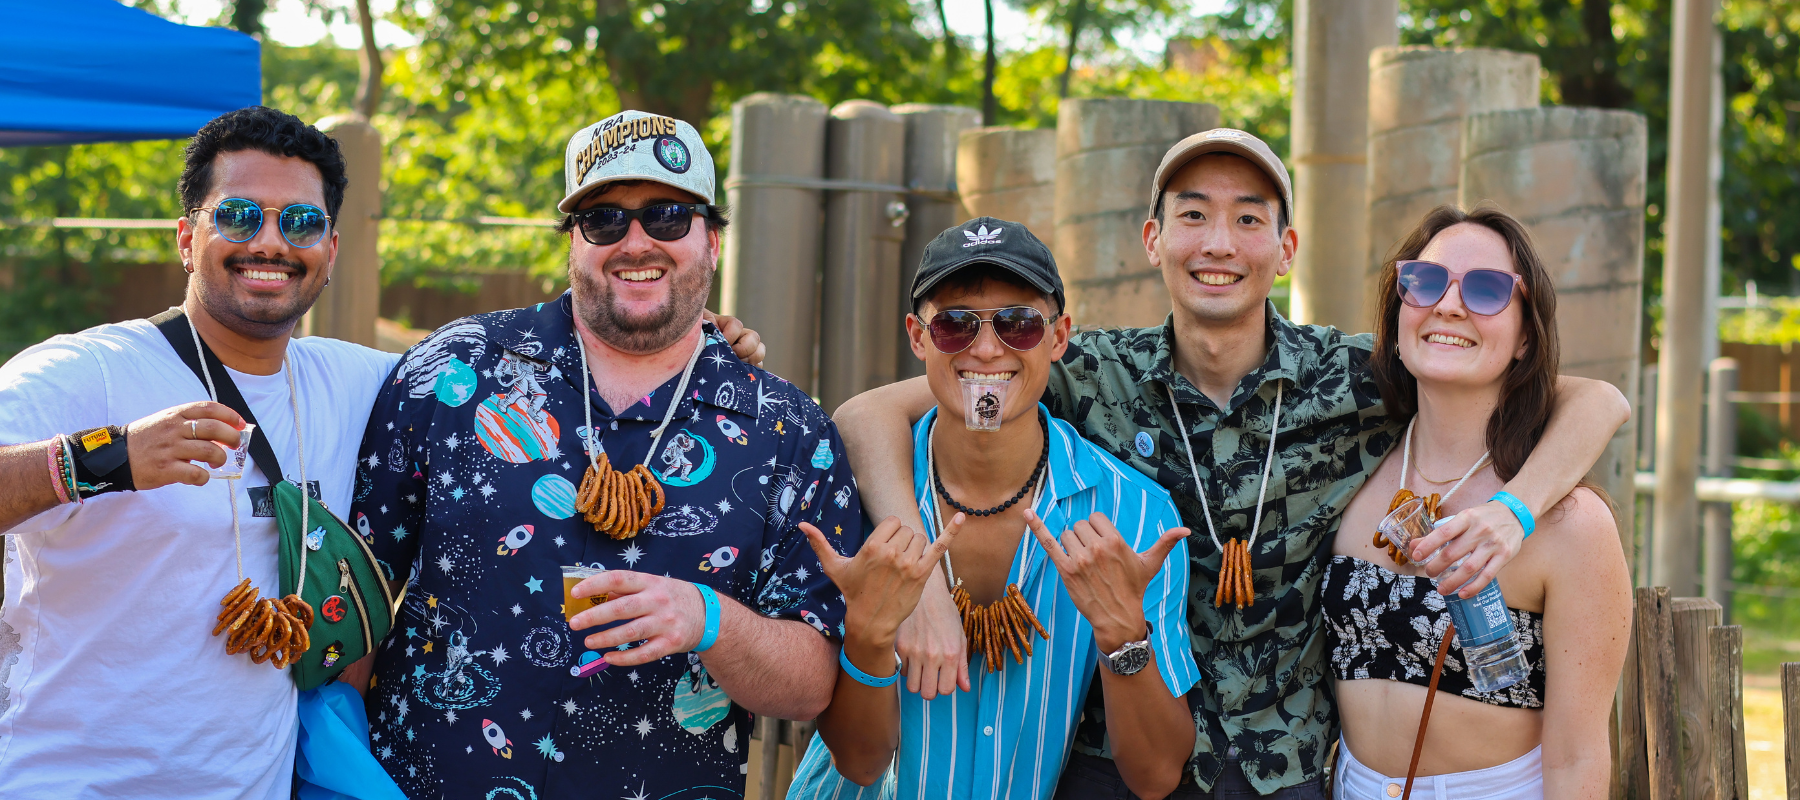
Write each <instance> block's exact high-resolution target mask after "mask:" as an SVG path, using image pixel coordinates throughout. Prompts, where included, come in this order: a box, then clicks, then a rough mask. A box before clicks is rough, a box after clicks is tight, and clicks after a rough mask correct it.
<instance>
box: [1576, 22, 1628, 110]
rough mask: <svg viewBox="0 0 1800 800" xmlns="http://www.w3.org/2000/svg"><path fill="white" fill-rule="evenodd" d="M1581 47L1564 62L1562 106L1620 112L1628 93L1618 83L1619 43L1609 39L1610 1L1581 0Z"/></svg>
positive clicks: (1610, 36) (1611, 35)
mask: <svg viewBox="0 0 1800 800" xmlns="http://www.w3.org/2000/svg"><path fill="white" fill-rule="evenodd" d="M1581 30H1582V33H1584V34H1586V35H1587V42H1586V45H1585V46H1584V47H1581V48H1579V49H1577V50H1576V51H1575V52H1574V53H1571V54H1569V56H1568V57H1567V58H1566V59H1564V61H1563V64H1564V68H1563V69H1562V70H1561V72H1562V78H1561V80H1560V81H1559V82H1558V85H1559V87H1560V88H1561V89H1562V101H1563V103H1564V104H1565V105H1575V106H1595V107H1597V108H1624V107H1625V106H1626V104H1628V103H1630V102H1631V91H1630V90H1628V89H1626V88H1625V85H1624V84H1623V83H1621V82H1620V81H1619V43H1618V40H1616V39H1614V38H1613V32H1612V2H1611V0H1582V2H1581Z"/></svg>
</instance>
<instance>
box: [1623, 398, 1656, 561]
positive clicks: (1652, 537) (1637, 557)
mask: <svg viewBox="0 0 1800 800" xmlns="http://www.w3.org/2000/svg"><path fill="white" fill-rule="evenodd" d="M1640 371H1641V372H1642V373H1643V374H1642V375H1641V376H1640V377H1639V379H1638V393H1637V398H1638V404H1637V411H1636V412H1635V414H1634V415H1633V416H1634V420H1633V421H1634V422H1635V423H1636V424H1637V431H1638V451H1637V457H1638V472H1655V471H1656V365H1655V364H1644V365H1643V366H1642V367H1641V368H1640ZM1617 502H1618V501H1617V499H1616V498H1615V499H1614V503H1615V504H1617ZM1655 502H1656V495H1655V494H1654V493H1651V494H1646V495H1644V496H1643V499H1642V505H1643V508H1642V509H1639V508H1638V506H1639V503H1638V502H1635V501H1634V502H1633V503H1632V504H1631V506H1632V510H1633V511H1637V512H1640V515H1639V516H1638V518H1637V521H1638V526H1639V531H1638V536H1637V547H1636V548H1635V549H1627V550H1626V551H1625V557H1626V559H1627V560H1628V561H1629V562H1630V563H1631V569H1632V585H1633V586H1649V585H1650V564H1651V558H1652V557H1651V553H1652V552H1653V551H1654V549H1655V547H1654V546H1655V544H1656V515H1655V514H1653V513H1642V512H1646V511H1649V510H1651V509H1652V508H1653V507H1654V503H1655Z"/></svg>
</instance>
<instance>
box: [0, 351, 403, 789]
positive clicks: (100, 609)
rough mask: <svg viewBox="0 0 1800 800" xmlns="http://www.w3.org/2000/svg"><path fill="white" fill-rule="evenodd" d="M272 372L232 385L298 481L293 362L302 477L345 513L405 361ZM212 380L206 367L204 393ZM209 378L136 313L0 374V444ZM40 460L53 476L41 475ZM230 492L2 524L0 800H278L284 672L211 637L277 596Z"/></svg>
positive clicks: (139, 496) (158, 498) (375, 358)
mask: <svg viewBox="0 0 1800 800" xmlns="http://www.w3.org/2000/svg"><path fill="white" fill-rule="evenodd" d="M288 355H289V364H290V366H289V367H286V368H284V370H283V372H282V373H278V374H276V375H274V376H255V375H244V374H242V373H235V372H234V373H233V374H232V375H231V377H232V379H233V380H234V381H236V382H237V385H238V387H239V389H240V390H241V391H242V392H243V394H244V398H245V400H246V401H247V402H248V403H249V405H250V410H251V412H252V413H254V414H255V415H256V418H257V421H258V424H259V425H260V426H261V427H262V428H263V430H264V432H265V433H267V434H268V435H269V443H270V445H271V446H273V448H274V450H275V454H276V458H277V459H278V460H280V462H281V467H282V470H283V471H285V472H286V473H287V477H288V478H289V479H290V480H296V481H297V480H299V478H300V458H299V455H300V454H299V451H298V449H297V447H296V444H295V438H294V413H293V411H292V410H291V408H290V407H289V404H288V394H289V392H288V384H287V375H286V374H285V373H286V370H287V369H293V370H294V372H295V374H294V379H295V385H296V386H297V388H298V390H299V395H300V402H299V405H300V421H301V428H302V430H301V433H303V434H304V436H305V442H306V479H307V481H308V482H313V481H316V482H318V484H319V486H320V490H321V492H322V494H321V498H322V500H323V502H324V503H325V504H326V505H327V506H328V507H329V508H331V509H332V510H333V511H334V512H336V513H338V514H339V515H343V514H346V513H348V511H349V508H350V496H351V493H352V491H353V489H354V485H355V476H356V451H357V446H358V443H359V442H360V441H361V439H362V434H363V428H364V426H365V425H367V423H368V416H369V409H370V407H371V406H372V405H373V404H374V402H375V394H376V392H377V391H378V390H379V388H380V386H381V382H382V381H383V380H384V379H385V378H386V376H387V374H388V372H389V371H390V370H391V369H392V368H393V366H394V363H395V362H396V361H397V360H398V357H397V356H395V355H392V354H388V353H382V352H378V351H375V350H370V349H368V348H365V347H360V346H358V345H353V344H349V343H347V342H341V341H336V340H333V339H325V338H318V337H310V338H301V339H294V340H293V341H292V343H291V344H290V345H289V348H288ZM222 379H223V376H220V375H214V376H213V380H214V381H220V380H222ZM206 399H208V398H207V392H206V386H205V384H203V383H201V381H200V379H199V378H198V377H197V376H195V375H194V373H193V372H192V371H191V370H189V369H188V367H187V365H185V364H184V363H182V361H181V359H180V357H178V356H177V355H176V354H175V350H174V349H173V348H172V347H170V345H169V343H168V341H167V340H166V339H164V338H163V335H162V333H161V332H160V331H158V330H157V329H156V327H155V326H153V325H151V324H150V323H149V322H147V321H145V320H135V321H132V322H126V323H122V324H118V325H102V326H100V327H97V328H91V329H89V330H86V331H83V332H81V333H78V334H73V335H67V336H57V337H55V338H53V339H50V340H49V341H47V342H44V343H42V344H40V345H37V346H36V347H32V348H31V349H29V350H26V351H25V352H23V353H20V354H19V355H17V356H15V357H14V358H13V359H12V360H11V361H8V362H7V363H6V364H5V365H4V366H0V445H9V444H21V443H25V442H32V441H40V440H43V439H48V438H49V437H51V436H52V435H55V434H58V433H72V432H74V431H77V430H81V429H84V428H91V427H95V426H99V425H107V424H113V425H125V424H128V423H130V422H132V421H134V420H137V419H140V418H142V417H145V416H148V415H150V414H153V413H155V412H157V411H161V410H163V409H166V408H169V407H171V406H177V405H182V404H185V403H191V402H195V401H201V400H206ZM48 472H49V467H48V465H46V466H45V480H49V477H48ZM268 484H269V481H268V479H267V478H266V477H265V476H263V474H262V472H261V470H260V469H258V468H257V467H256V466H255V464H254V462H252V463H251V464H250V465H249V466H248V467H247V468H246V471H245V478H244V479H243V480H240V481H222V480H214V481H211V482H209V483H208V484H207V485H206V486H199V487H196V486H187V485H182V484H177V485H173V486H167V487H164V488H161V489H157V490H154V491H148V492H119V493H114V494H107V495H101V496H99V497H95V498H92V499H89V500H88V501H87V502H86V503H85V504H83V505H63V506H58V507H56V508H54V509H51V510H49V511H46V512H44V513H42V514H39V515H37V516H35V517H33V518H31V519H29V520H26V521H25V522H24V523H22V524H20V525H19V526H18V527H16V528H14V529H13V530H11V531H9V532H8V534H9V535H7V536H6V537H5V539H6V550H5V566H6V605H5V608H4V611H3V612H0V797H18V798H26V797H57V798H72V797H134V798H184V799H186V798H220V799H221V800H224V799H225V798H233V799H234V800H235V799H236V798H277V797H280V798H285V797H287V796H288V794H289V792H290V791H291V781H292V775H293V765H294V745H295V737H296V736H297V730H298V726H297V721H296V714H295V690H294V684H293V681H292V679H290V678H289V677H288V674H287V672H286V671H284V670H277V669H275V668H273V667H272V666H270V665H269V664H268V663H266V662H265V663H263V664H255V663H252V662H251V661H250V658H249V657H248V656H246V655H242V654H240V655H226V654H225V639H224V637H223V636H220V637H214V636H212V629H213V626H214V625H215V624H216V619H215V618H216V617H217V616H218V613H219V610H220V607H219V599H220V598H221V597H223V596H224V595H225V593H226V592H227V591H229V590H230V589H231V588H232V587H233V586H235V585H236V584H237V583H238V580H239V577H238V566H237V555H236V547H235V546H234V544H233V538H232V520H231V513H232V512H231V503H230V496H229V495H228V494H227V492H228V491H230V489H228V488H227V487H233V486H234V487H235V489H236V491H237V495H238V524H239V526H240V528H239V529H240V534H241V538H242V542H243V575H244V577H248V578H250V579H251V582H252V585H254V586H256V587H257V588H258V589H260V590H261V591H262V596H264V597H269V596H274V595H275V594H276V593H278V592H279V590H280V585H279V583H278V576H277V573H276V569H277V565H278V557H277V555H276V533H275V520H274V518H273V517H255V516H252V506H251V501H250V490H251V489H252V488H260V487H266V486H267V485H268Z"/></svg>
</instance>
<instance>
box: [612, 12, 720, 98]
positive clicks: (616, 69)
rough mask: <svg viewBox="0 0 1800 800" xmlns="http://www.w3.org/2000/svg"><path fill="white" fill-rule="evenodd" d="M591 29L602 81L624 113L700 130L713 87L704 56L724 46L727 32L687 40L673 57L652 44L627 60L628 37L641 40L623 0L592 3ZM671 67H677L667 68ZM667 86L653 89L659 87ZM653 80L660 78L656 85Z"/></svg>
mask: <svg viewBox="0 0 1800 800" xmlns="http://www.w3.org/2000/svg"><path fill="white" fill-rule="evenodd" d="M594 24H595V26H597V27H598V28H599V29H600V31H601V35H600V42H599V48H600V50H601V55H602V56H603V57H605V59H606V72H607V80H608V81H609V82H610V83H611V84H612V87H613V91H614V92H617V93H618V95H619V105H620V107H621V108H622V109H623V110H627V111H643V112H647V113H651V114H661V115H663V116H666V117H674V118H675V119H678V120H681V121H683V122H686V123H688V124H689V125H693V126H694V127H695V128H696V129H698V128H700V127H702V126H704V125H705V124H706V120H708V119H710V118H711V117H712V95H713V83H714V80H715V78H716V77H717V76H715V75H713V74H712V73H711V72H709V71H707V70H706V69H705V67H704V66H702V65H703V64H704V61H705V59H704V56H703V55H697V54H705V53H709V52H719V51H721V50H723V49H725V48H726V47H729V46H730V41H729V35H730V31H729V30H728V29H726V28H724V27H723V26H721V27H720V28H718V29H717V30H715V31H711V32H706V33H710V35H705V36H704V38H703V37H702V35H699V34H700V33H701V32H696V33H697V35H695V36H692V37H689V41H687V42H686V43H685V44H684V46H683V47H682V48H681V49H680V50H678V51H676V52H673V53H660V52H658V51H657V49H656V47H655V46H654V43H651V47H649V48H647V49H645V48H638V50H642V51H643V52H645V53H651V54H653V55H649V56H648V57H633V56H634V54H635V51H631V45H632V44H636V43H633V42H628V41H626V40H627V39H628V38H629V37H637V36H643V35H645V34H644V33H642V32H641V31H639V30H638V29H637V25H636V23H635V21H634V20H633V19H632V18H631V7H630V4H629V3H628V2H627V1H626V0H594ZM671 64H679V65H681V66H680V67H679V68H671V66H670V65H671ZM670 78H673V79H674V80H673V82H670V83H668V84H667V85H662V86H658V85H657V84H658V83H659V82H668V81H669V79H670ZM659 79H661V80H660V81H659Z"/></svg>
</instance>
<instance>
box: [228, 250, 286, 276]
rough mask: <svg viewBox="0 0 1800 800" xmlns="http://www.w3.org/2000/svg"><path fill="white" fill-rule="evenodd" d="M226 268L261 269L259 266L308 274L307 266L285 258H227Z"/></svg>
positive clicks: (248, 256) (246, 256)
mask: <svg viewBox="0 0 1800 800" xmlns="http://www.w3.org/2000/svg"><path fill="white" fill-rule="evenodd" d="M225 266H226V267H228V268H233V269H248V268H251V267H259V266H260V267H286V268H288V269H291V270H293V271H294V272H296V273H298V274H300V275H305V274H306V265H305V264H302V263H300V262H298V261H291V260H289V259H285V258H269V257H267V256H252V255H235V256H226V257H225Z"/></svg>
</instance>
